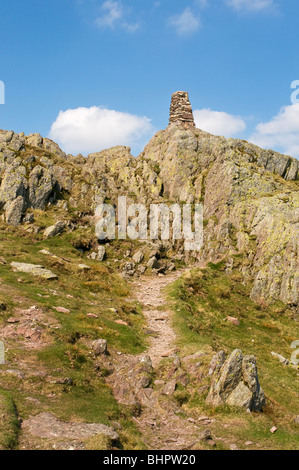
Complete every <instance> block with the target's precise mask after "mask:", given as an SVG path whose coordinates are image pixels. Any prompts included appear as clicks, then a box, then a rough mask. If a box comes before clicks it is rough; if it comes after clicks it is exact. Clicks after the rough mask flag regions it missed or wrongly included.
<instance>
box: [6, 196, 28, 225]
mask: <svg viewBox="0 0 299 470" xmlns="http://www.w3.org/2000/svg"><path fill="white" fill-rule="evenodd" d="M25 210H26V203H25V200H24V198H23V196H18V197H17V199H15V200H14V201H13V202H12V203H11V204H10V205H9V206H8V208H7V209H6V212H5V218H6V222H7V223H8V224H9V225H14V226H18V225H20V223H21V221H22V217H23V214H24V211H25Z"/></svg>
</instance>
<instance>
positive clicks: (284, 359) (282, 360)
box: [271, 352, 290, 366]
mask: <svg viewBox="0 0 299 470" xmlns="http://www.w3.org/2000/svg"><path fill="white" fill-rule="evenodd" d="M271 355H272V356H273V357H275V359H278V360H279V362H281V363H282V364H283V365H285V366H288V365H289V364H290V361H289V360H288V359H286V358H285V357H283V356H282V355H281V354H277V353H275V352H271Z"/></svg>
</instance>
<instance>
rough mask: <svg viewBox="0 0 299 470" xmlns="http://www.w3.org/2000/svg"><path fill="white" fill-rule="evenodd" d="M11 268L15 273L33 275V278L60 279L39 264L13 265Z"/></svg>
mask: <svg viewBox="0 0 299 470" xmlns="http://www.w3.org/2000/svg"><path fill="white" fill-rule="evenodd" d="M11 266H12V268H13V270H14V271H18V272H21V273H28V274H32V275H33V276H38V277H41V278H43V279H48V280H52V279H58V277H57V276H56V274H54V273H52V271H50V270H48V269H45V268H44V267H43V266H41V265H39V264H27V263H15V262H13V263H11Z"/></svg>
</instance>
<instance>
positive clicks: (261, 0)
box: [224, 0, 275, 11]
mask: <svg viewBox="0 0 299 470" xmlns="http://www.w3.org/2000/svg"><path fill="white" fill-rule="evenodd" d="M224 1H225V3H226V4H227V5H228V6H230V7H232V8H235V9H236V10H251V11H260V10H265V9H267V8H271V7H273V6H274V4H275V3H274V2H275V0H224Z"/></svg>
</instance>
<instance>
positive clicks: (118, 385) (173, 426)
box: [109, 272, 208, 450]
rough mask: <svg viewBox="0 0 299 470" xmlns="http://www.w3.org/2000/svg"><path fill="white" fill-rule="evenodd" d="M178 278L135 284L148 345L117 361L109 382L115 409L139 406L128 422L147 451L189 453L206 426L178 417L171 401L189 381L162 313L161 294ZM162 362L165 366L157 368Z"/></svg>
mask: <svg viewBox="0 0 299 470" xmlns="http://www.w3.org/2000/svg"><path fill="white" fill-rule="evenodd" d="M182 274H183V272H175V273H172V274H169V275H167V276H161V277H159V276H155V277H151V278H148V277H144V278H141V279H140V280H138V281H136V282H135V283H134V287H133V293H134V296H135V298H137V300H138V301H139V302H140V303H141V304H142V306H143V313H144V316H145V318H146V320H147V326H148V332H149V335H150V345H149V348H148V350H147V351H146V352H145V354H143V355H142V356H139V357H136V356H129V355H126V356H125V355H122V356H121V357H120V358H119V361H118V364H117V365H116V367H115V371H114V373H113V375H112V376H111V377H110V378H109V383H110V384H111V386H112V388H113V392H114V395H115V397H116V399H117V400H118V401H119V402H120V403H123V404H126V405H136V406H138V405H140V409H141V413H140V414H138V413H137V415H136V416H135V417H134V418H133V419H134V420H135V422H136V424H137V426H138V428H139V430H140V432H141V433H142V437H143V441H144V443H145V444H146V445H147V446H148V448H149V449H150V450H187V449H190V448H192V447H193V446H194V445H195V444H196V443H198V442H199V441H200V435H201V434H202V432H203V431H205V430H206V428H205V425H206V424H208V423H206V422H204V423H202V424H198V423H195V420H193V419H190V418H188V417H186V416H185V417H184V416H182V413H181V411H182V410H181V407H180V406H179V404H178V403H177V402H176V400H174V399H173V395H174V392H175V390H176V386H177V385H178V384H183V385H184V384H185V385H186V384H187V382H186V380H188V378H187V373H186V367H185V366H186V364H185V362H184V361H185V358H183V359H182V361H181V359H180V358H179V356H178V355H177V354H176V353H177V352H178V349H177V348H176V344H175V340H176V336H175V333H174V330H173V328H172V312H171V310H169V309H168V307H167V302H166V293H165V292H164V289H165V288H166V287H167V286H168V285H170V284H172V283H173V282H175V281H176V280H177V279H178V278H180V277H181V276H182ZM149 357H150V361H148V358H149ZM166 357H167V358H168V363H167V366H165V367H161V366H159V364H160V362H161V361H162V360H163V359H164V358H166ZM192 359H193V360H194V358H192ZM151 363H152V366H153V367H151ZM149 378H150V379H151V380H149Z"/></svg>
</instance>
